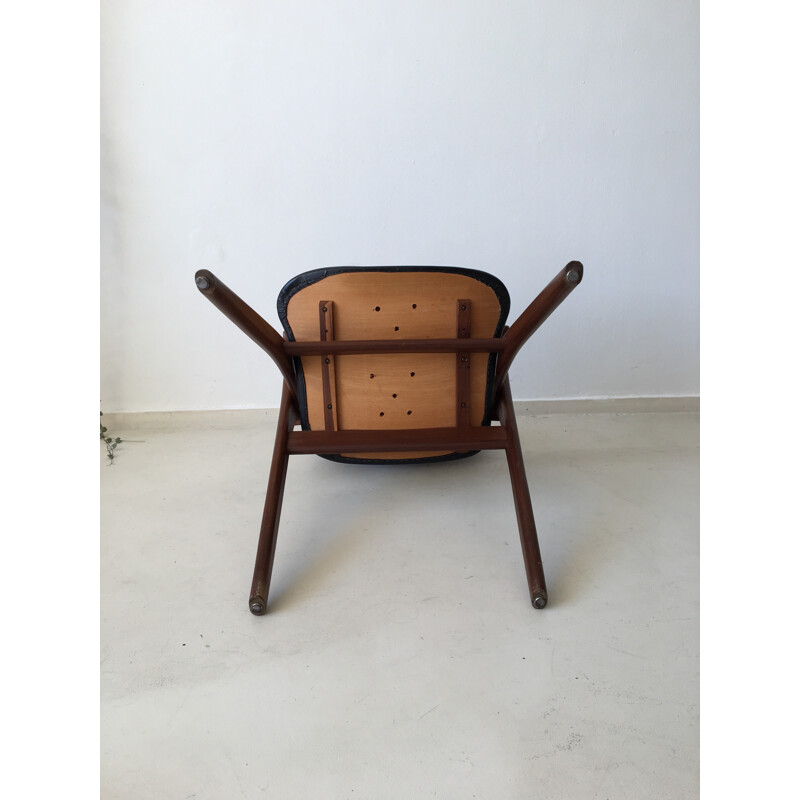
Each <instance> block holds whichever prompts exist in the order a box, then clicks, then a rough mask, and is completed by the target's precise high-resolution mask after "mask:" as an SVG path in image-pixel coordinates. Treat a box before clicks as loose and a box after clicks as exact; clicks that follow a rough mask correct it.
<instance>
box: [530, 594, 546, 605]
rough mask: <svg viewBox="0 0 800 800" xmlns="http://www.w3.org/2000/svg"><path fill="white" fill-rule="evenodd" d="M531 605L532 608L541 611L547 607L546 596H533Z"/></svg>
mask: <svg viewBox="0 0 800 800" xmlns="http://www.w3.org/2000/svg"><path fill="white" fill-rule="evenodd" d="M531 605H532V606H533V607H534V608H538V609H542V608H544V607H545V606H546V605H547V595H546V594H535V595H534V596H533V597H532V598H531Z"/></svg>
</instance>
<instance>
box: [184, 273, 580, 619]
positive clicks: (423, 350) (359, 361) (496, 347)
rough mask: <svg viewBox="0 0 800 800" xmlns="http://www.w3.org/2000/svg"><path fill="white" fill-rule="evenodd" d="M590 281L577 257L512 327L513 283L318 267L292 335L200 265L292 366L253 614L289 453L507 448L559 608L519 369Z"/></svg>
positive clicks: (268, 563) (201, 276)
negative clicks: (522, 353)
mask: <svg viewBox="0 0 800 800" xmlns="http://www.w3.org/2000/svg"><path fill="white" fill-rule="evenodd" d="M582 278H583V265H582V264H581V263H580V262H578V261H571V262H570V263H569V264H567V266H566V267H564V269H562V270H561V272H559V273H558V275H556V276H555V278H554V279H553V280H552V281H551V282H550V283H549V284H548V285H547V287H546V288H545V289H544V290H543V291H542V292H541V293H540V294H539V296H538V297H537V298H536V299H535V300H534V301H533V302H532V303H531V304H530V305H529V306H528V307H527V308H526V309H525V311H523V313H522V314H521V315H520V317H519V318H518V319H517V320H516V322H514V324H513V325H511V327H510V328H509V327H508V326H506V324H505V323H506V318H507V316H508V311H509V296H508V291H507V290H506V288H505V286H503V284H502V283H501V282H500V281H499V280H498V279H497V278H495V277H494V276H492V275H489V274H488V273H485V272H479V271H476V270H471V269H459V268H454V267H335V268H331V269H319V270H313V271H311V272H304V273H303V274H301V275H298V276H297V277H296V278H293V279H292V280H291V281H289V283H287V284H286V286H284V288H283V289H282V291H281V292H280V295H279V297H278V315H279V318H280V321H281V323H282V325H283V328H284V331H285V333H284V336H283V337H281V335H280V334H279V333H278V332H277V331H276V330H275V329H274V328H273V327H272V326H271V325H270V324H269V323H268V322H266V320H264V319H263V318H262V317H261V316H259V314H257V313H256V312H255V311H254V310H253V309H252V308H250V306H248V305H247V304H246V303H245V302H244V301H243V300H241V298H239V297H238V296H237V295H236V294H235V293H234V292H232V291H231V290H230V289H229V288H228V287H227V286H226V285H225V284H224V283H222V281H220V280H219V279H218V278H217V277H216V276H214V275H213V273H211V272H210V271H208V270H205V269H201V270H199V271H198V272H197V273H196V275H195V283H196V285H197V288H198V289H199V290H200V292H201V293H202V294H204V295H205V296H206V298H208V300H210V301H211V302H212V303H213V304H214V305H215V306H216V307H217V308H218V309H219V310H220V311H222V313H223V314H225V315H226V316H227V317H228V318H229V319H230V320H231V321H232V322H234V323H235V324H236V325H237V326H238V327H239V328H241V329H242V330H243V331H244V332H245V333H246V334H247V335H248V336H249V337H250V338H251V339H253V341H255V342H256V344H258V345H259V346H260V347H262V348H263V349H264V350H265V351H266V352H267V354H268V355H269V356H270V357H271V358H272V360H273V361H274V362H275V364H276V365H277V367H278V369H279V370H280V371H281V374H282V375H283V392H282V397H281V406H280V412H279V416H278V429H277V434H276V437H275V447H274V451H273V456H272V466H271V469H270V476H269V484H268V487H267V497H266V503H265V506H264V514H263V518H262V522H261V533H260V536H259V542H258V549H257V553H256V563H255V569H254V573H253V583H252V587H251V591H250V611H251V612H252V613H253V614H256V615H261V614H264V613H266V610H267V598H268V595H269V585H270V578H271V575H272V565H273V560H274V556H275V544H276V541H277V533H278V523H279V518H280V512H281V503H282V500H283V490H284V485H285V480H286V469H287V465H288V461H289V456H290V455H300V454H310V453H315V454H317V455H320V456H323V457H325V458H328V459H332V460H335V461H340V462H346V463H361V464H363V463H369V464H383V465H387V464H398V463H404V464H405V463H420V464H422V463H426V462H431V461H443V460H448V459H456V458H465V457H468V456H472V455H475V454H476V453H477V452H479V451H480V450H505V453H506V457H507V461H508V468H509V473H510V476H511V486H512V491H513V496H514V504H515V507H516V513H517V523H518V527H519V534H520V540H521V542H522V555H523V559H524V562H525V570H526V574H527V579H528V589H529V592H530V597H531V603H532V604H533V606H534V608H537V609H541V608H544V607H545V606H546V605H547V587H546V585H545V578H544V571H543V569H542V559H541V554H540V550H539V542H538V538H537V535H536V525H535V522H534V518H533V507H532V505H531V498H530V493H529V490H528V482H527V479H526V477H525V465H524V463H523V459H522V449H521V447H520V440H519V431H518V428H517V421H516V418H515V416H514V406H513V403H512V400H511V390H510V388H509V382H508V370H509V367H510V366H511V364H512V362H513V360H514V357H515V356H516V354H517V352H519V349H520V348H521V347H522V345H523V344H525V342H526V341H527V340H528V338H529V337H530V336H531V335H532V334H533V333H534V331H536V329H537V328H538V327H539V326H540V325H541V324H542V323H543V322H544V321H545V319H547V317H548V316H550V314H551V313H552V312H553V311H554V310H555V309H556V308H557V307H558V305H559V304H560V303H561V302H562V301H563V300H564V299H565V298H566V297H567V295H568V294H569V293H570V292H571V291H572V290H573V289H574V288H575V287H576V286H577V285H578V284H579V283H580V282H581V279H582ZM493 421H497V422H499V423H500V424H499V425H492V422H493ZM298 423H299V424H300V426H301V430H299V431H297V430H295V427H296V425H297V424H298Z"/></svg>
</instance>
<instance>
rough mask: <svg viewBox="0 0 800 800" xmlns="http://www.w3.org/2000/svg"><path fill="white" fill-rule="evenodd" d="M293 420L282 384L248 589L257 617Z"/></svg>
mask: <svg viewBox="0 0 800 800" xmlns="http://www.w3.org/2000/svg"><path fill="white" fill-rule="evenodd" d="M297 419H298V415H297V409H296V407H295V405H294V401H293V400H292V396H291V391H290V389H289V387H288V386H287V385H286V384H285V383H284V385H283V394H282V396H281V408H280V413H279V414H278V429H277V432H276V434H275V448H274V450H273V452H272V466H271V467H270V472H269V484H268V486H267V498H266V501H265V503H264V514H263V516H262V518H261V533H260V535H259V538H258V550H257V551H256V564H255V568H254V570H253V584H252V586H251V588H250V611H251V612H252V613H253V614H255V615H257V616H260V615H262V614H265V613H266V612H267V597H268V596H269V584H270V580H271V578H272V564H273V561H274V560H275V545H276V543H277V541H278V524H279V522H280V518H281V506H282V504H283V489H284V486H285V485H286V469H287V467H288V466H289V452H288V448H287V443H288V441H289V432H290V431H291V430H292V428H294V425H295V423H296V422H297Z"/></svg>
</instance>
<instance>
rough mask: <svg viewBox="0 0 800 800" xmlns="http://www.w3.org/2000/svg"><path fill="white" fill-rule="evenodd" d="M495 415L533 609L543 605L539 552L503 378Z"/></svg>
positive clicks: (508, 397)
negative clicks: (502, 439)
mask: <svg viewBox="0 0 800 800" xmlns="http://www.w3.org/2000/svg"><path fill="white" fill-rule="evenodd" d="M497 416H498V419H499V420H500V422H501V424H502V425H503V426H504V427H505V428H506V433H507V436H508V445H507V447H506V457H507V459H508V471H509V473H510V475H511V489H512V491H513V493H514V507H515V508H516V511H517V525H518V526H519V538H520V542H521V543H522V557H523V559H524V561H525V573H526V575H527V577H528V591H529V592H530V596H531V604H532V605H533V607H534V608H544V607H545V606H546V605H547V585H546V584H545V581H544V569H543V567H542V554H541V551H540V550H539V538H538V536H537V535H536V523H535V521H534V519H533V505H532V504H531V494H530V490H529V488H528V480H527V478H526V476H525V462H524V461H523V459H522V446H521V445H520V441H519V429H518V428H517V418H516V416H515V415H514V405H513V403H512V400H511V388H510V387H509V385H508V378H506V379H505V380H504V381H503V383H502V385H501V387H500V391H499V393H498V404H497Z"/></svg>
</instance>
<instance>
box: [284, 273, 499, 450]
mask: <svg viewBox="0 0 800 800" xmlns="http://www.w3.org/2000/svg"><path fill="white" fill-rule="evenodd" d="M463 300H469V301H470V302H469V321H470V337H471V338H491V337H496V336H499V335H500V334H501V333H502V330H503V326H504V325H505V322H506V318H507V316H508V307H509V301H508V292H507V291H506V289H505V287H504V286H503V284H502V283H501V282H500V281H499V280H498V279H496V278H494V277H493V276H491V275H489V274H487V273H484V272H479V271H475V270H466V269H458V268H454V267H391V268H387V267H360V268H359V267H338V268H332V269H327V270H316V271H314V272H309V273H303V274H302V275H299V276H297V277H296V278H294V279H292V280H291V281H289V283H287V284H286V286H285V287H284V289H283V291H282V292H281V295H280V297H279V300H278V313H279V316H280V319H281V322H282V324H283V326H284V329H285V331H286V334H287V338H288V339H289V340H290V341H298V342H304V341H306V342H315V341H320V336H321V331H320V302H321V301H327V302H330V303H331V304H332V308H333V328H334V338H335V339H336V340H337V341H342V340H354V339H376V340H378V339H442V338H454V337H456V336H457V332H458V309H459V301H463ZM458 358H459V356H456V355H455V354H451V353H396V354H395V353H392V354H369V355H352V354H347V355H343V354H340V355H337V356H336V357H335V370H334V373H335V386H333V387H332V391H333V392H334V393H335V405H336V409H335V410H336V425H337V427H338V429H339V430H398V429H409V428H436V427H454V426H455V425H456V424H457V398H456V383H457V380H456V371H457V366H458V364H457V359H458ZM495 360H496V356H494V355H490V354H488V353H474V354H472V355H471V356H470V361H469V378H468V381H469V422H470V424H471V425H474V426H477V425H481V424H488V422H489V419H488V417H489V409H488V407H487V401H488V398H487V387H489V386H491V385H492V381H493V377H494V364H495ZM294 362H295V369H296V371H297V375H298V389H299V390H300V395H301V398H300V416H301V424H302V426H303V428H304V429H306V430H325V403H324V401H323V361H322V358H321V357H319V356H303V357H301V358H295V359H294ZM456 455H457V454H453V453H448V452H437V453H378V454H376V453H369V454H351V455H348V456H346V457H344V456H342V457H335V458H336V459H337V460H346V461H364V460H367V461H371V462H372V461H409V460H430V459H432V458H436V459H440V458H442V457H447V456H452V457H455V456H456ZM461 455H463V454H461Z"/></svg>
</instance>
